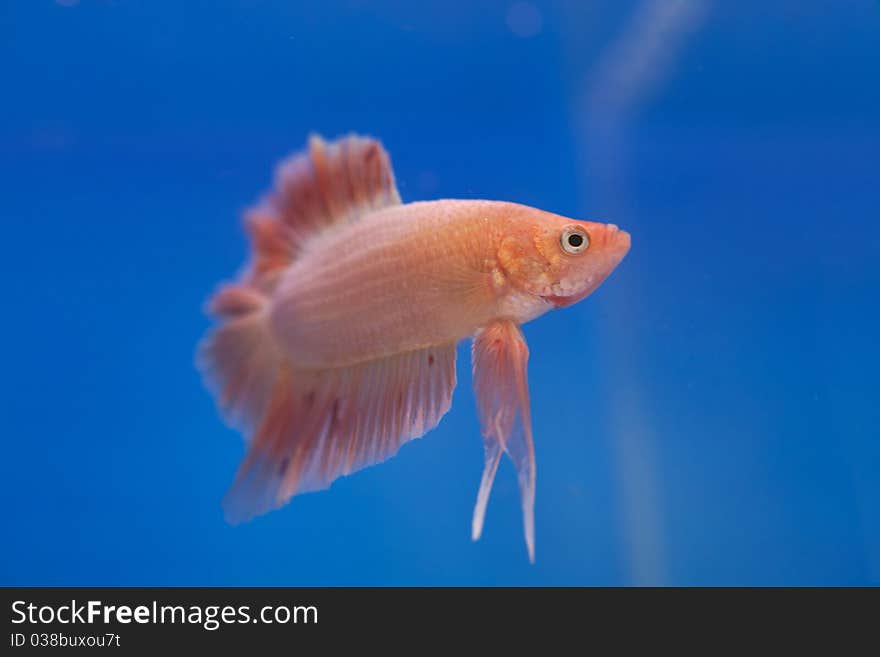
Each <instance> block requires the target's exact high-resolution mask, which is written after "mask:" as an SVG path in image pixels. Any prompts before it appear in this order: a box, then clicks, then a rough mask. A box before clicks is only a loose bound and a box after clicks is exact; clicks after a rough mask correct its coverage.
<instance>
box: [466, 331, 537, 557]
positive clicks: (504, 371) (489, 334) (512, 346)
mask: <svg viewBox="0 0 880 657" xmlns="http://www.w3.org/2000/svg"><path fill="white" fill-rule="evenodd" d="M528 359H529V348H528V346H527V345H526V342H525V339H524V338H523V335H522V332H521V331H520V329H519V327H518V326H517V325H516V324H515V323H513V322H511V321H509V320H497V321H495V322H493V323H492V324H490V325H489V326H487V327H486V328H484V329H482V330H481V331H480V332H479V333H477V335H476V336H475V337H474V344H473V352H472V360H473V368H474V377H473V378H474V391H475V393H476V397H477V408H478V410H479V413H480V424H481V426H482V432H483V445H484V449H485V458H486V464H485V467H484V469H483V477H482V480H481V481H480V490H479V492H478V493H477V503H476V505H475V507H474V517H473V523H472V527H471V536H472V538H473V539H474V540H475V541H476V540H477V539H479V538H480V534H481V533H482V531H483V520H484V518H485V516H486V505H487V503H488V501H489V493H490V492H491V490H492V482H493V481H494V480H495V473H496V471H497V470H498V462H499V461H500V459H501V454H502V452H505V453H507V455H508V456H510V458H511V460H512V461H513V464H514V466H515V467H516V472H517V478H518V481H519V489H520V496H521V498H522V513H523V530H524V532H525V539H526V548H527V550H528V553H529V560H530V561H531V562H532V563H534V561H535V448H534V443H533V441H532V424H531V415H530V410H529V409H530V406H529V390H528V378H527V363H528Z"/></svg>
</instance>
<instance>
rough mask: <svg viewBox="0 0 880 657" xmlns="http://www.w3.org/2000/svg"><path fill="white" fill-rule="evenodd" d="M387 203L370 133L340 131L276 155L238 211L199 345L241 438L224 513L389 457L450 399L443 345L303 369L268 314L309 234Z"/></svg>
mask: <svg viewBox="0 0 880 657" xmlns="http://www.w3.org/2000/svg"><path fill="white" fill-rule="evenodd" d="M398 203H400V195H399V194H398V192H397V188H396V187H395V185H394V173H393V171H392V169H391V162H390V159H389V157H388V154H387V153H386V152H385V149H384V148H382V145H381V144H380V143H379V142H378V141H376V140H374V139H369V138H365V137H358V136H356V135H349V136H347V137H343V138H342V139H338V140H336V141H333V142H329V143H328V142H325V141H324V140H323V139H321V138H320V137H317V136H313V137H311V138H310V139H309V144H308V149H307V150H306V151H305V152H302V153H297V154H295V155H293V156H291V157H290V158H288V159H286V160H285V161H284V162H282V163H281V165H280V166H279V167H278V169H277V171H276V176H275V188H274V190H272V192H270V193H269V194H267V195H266V197H265V198H264V199H263V200H262V201H261V202H260V203H259V204H258V205H257V206H256V207H254V208H252V209H251V210H249V211H248V212H247V214H246V218H245V219H246V222H245V223H246V228H247V232H248V235H249V237H250V241H251V251H252V253H251V258H250V262H249V264H248V266H247V267H246V268H245V270H244V271H243V272H242V273H241V275H240V277H239V280H238V282H236V283H232V284H229V285H226V286H224V287H223V288H221V289H220V291H219V292H218V293H217V294H216V295H215V296H214V298H213V299H212V300H211V302H210V306H209V308H210V311H211V312H212V314H214V315H216V316H217V317H218V318H219V319H220V324H219V325H218V326H217V327H216V328H215V329H213V330H212V331H211V332H210V333H209V334H208V335H207V336H206V337H205V338H204V340H203V341H202V343H201V344H200V345H199V352H198V365H199V368H200V369H201V371H202V373H203V375H204V377H205V379H206V382H207V383H208V385H209V387H211V388H213V389H214V393H215V395H216V397H217V403H218V406H219V407H220V409H221V411H222V412H223V414H224V416H225V417H226V419H227V421H228V422H229V423H230V424H232V425H233V426H235V427H237V428H238V429H240V430H242V431H243V433H244V434H245V435H246V436H247V437H248V441H249V442H250V445H249V448H248V454H247V456H246V457H245V459H244V461H243V462H242V464H241V467H240V468H239V472H238V475H237V476H236V480H235V482H234V483H233V485H232V488H231V489H230V491H229V493H228V494H227V497H226V500H225V502H224V506H225V508H226V515H227V518H228V519H229V520H230V521H232V522H236V521H240V520H245V519H247V518H249V517H251V516H254V515H257V514H259V513H263V512H265V511H268V510H270V509H272V508H275V507H277V506H280V505H281V504H283V503H284V502H286V501H287V500H288V499H289V498H290V497H291V496H292V495H295V494H297V493H301V492H306V491H308V490H317V489H319V488H323V487H326V486H328V485H329V484H330V483H331V482H332V481H333V480H334V479H336V478H337V477H339V476H341V475H343V474H348V473H349V472H353V471H355V470H357V469H360V468H362V467H366V466H367V465H370V464H372V463H377V462H379V461H382V460H385V459H387V458H389V457H390V456H391V455H393V454H394V453H395V452H396V451H397V449H398V448H399V447H400V445H401V444H403V442H406V441H407V440H410V439H412V438H415V437H418V436H420V435H422V433H424V432H425V431H427V430H428V429H430V428H431V427H432V426H434V424H436V423H437V422H438V421H439V420H440V417H441V416H442V415H443V413H445V412H446V409H448V408H449V403H450V399H451V396H452V389H453V388H454V386H455V347H454V345H444V346H442V347H438V348H436V349H429V350H426V351H424V353H422V352H412V353H410V354H406V355H402V356H400V357H391V358H387V359H382V360H379V361H376V362H373V363H366V364H362V365H360V366H357V367H353V368H347V369H338V370H329V371H323V372H303V371H301V370H296V369H295V367H294V365H293V364H291V363H290V362H289V361H288V359H287V354H286V353H285V352H284V351H283V350H282V349H281V348H280V347H279V346H278V345H277V344H276V342H275V339H274V337H273V335H272V332H271V331H270V329H269V325H268V306H269V303H270V299H271V297H272V294H273V292H274V289H275V287H276V285H277V282H278V280H279V278H280V277H281V275H282V274H283V273H284V272H285V271H287V270H288V268H289V266H290V265H291V264H292V263H293V262H294V261H295V260H296V258H297V255H298V253H299V252H300V251H301V250H302V249H303V248H304V247H305V245H306V243H307V242H308V241H309V240H311V239H312V238H313V237H314V236H316V235H318V234H320V233H322V232H323V231H326V230H332V229H333V228H334V227H335V226H339V225H342V224H345V223H349V222H352V221H357V220H358V218H359V217H361V216H364V215H365V214H367V213H369V212H371V211H373V210H376V209H378V208H382V207H386V206H389V205H395V204H398ZM414 373H415V374H414Z"/></svg>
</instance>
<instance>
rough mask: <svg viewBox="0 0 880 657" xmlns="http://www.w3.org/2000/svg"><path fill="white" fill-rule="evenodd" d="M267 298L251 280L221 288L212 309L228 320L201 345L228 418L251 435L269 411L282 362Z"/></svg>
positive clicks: (203, 364)
mask: <svg viewBox="0 0 880 657" xmlns="http://www.w3.org/2000/svg"><path fill="white" fill-rule="evenodd" d="M267 301H268V299H267V298H266V296H265V295H263V294H262V293H260V292H259V291H258V290H256V289H254V288H252V287H249V286H247V285H242V284H237V283H233V284H230V285H226V286H224V287H223V288H221V289H220V291H219V292H217V294H215V295H214V297H213V299H211V302H210V305H209V309H210V311H211V312H212V313H213V314H215V315H217V316H219V318H220V319H221V321H222V323H221V324H220V325H219V326H217V327H216V328H215V329H213V330H212V331H211V332H210V333H208V335H207V336H205V338H204V339H203V340H202V342H201V343H200V344H199V349H198V356H197V364H198V367H199V369H200V370H201V372H202V375H203V377H204V379H205V382H206V384H207V385H208V387H209V388H211V389H212V392H213V393H214V396H215V398H216V399H217V405H218V406H219V408H220V411H221V412H222V414H223V416H224V419H225V420H226V421H227V422H228V423H229V424H230V425H232V426H234V427H235V428H237V429H239V430H241V431H242V432H244V433H245V435H250V433H251V432H252V431H253V430H254V428H255V427H256V425H257V424H258V423H259V422H260V420H261V418H262V417H263V415H264V414H265V412H266V408H267V407H268V405H269V399H270V397H271V395H272V388H273V387H274V385H275V382H276V379H277V378H278V374H279V371H280V368H281V362H282V355H281V352H280V350H279V349H278V346H277V344H276V343H275V340H274V338H273V337H272V335H271V334H270V332H269V330H268V326H267V322H266V314H267V313H266V306H267Z"/></svg>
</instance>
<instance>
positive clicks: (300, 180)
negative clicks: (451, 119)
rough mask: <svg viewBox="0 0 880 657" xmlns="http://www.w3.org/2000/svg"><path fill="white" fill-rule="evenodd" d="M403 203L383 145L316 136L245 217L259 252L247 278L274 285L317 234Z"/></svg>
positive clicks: (285, 166)
mask: <svg viewBox="0 0 880 657" xmlns="http://www.w3.org/2000/svg"><path fill="white" fill-rule="evenodd" d="M399 203H400V194H398V192H397V187H396V186H395V184H394V172H393V171H392V169H391V160H390V158H389V157H388V153H386V152H385V149H384V148H382V144H380V143H379V142H378V141H376V140H375V139H370V138H367V137H359V136H357V135H348V136H346V137H342V138H340V139H337V140H335V141H332V142H326V141H324V140H323V139H322V138H321V137H319V136H317V135H312V136H311V137H310V138H309V144H308V150H307V151H304V152H300V153H297V154H295V155H292V156H290V157H288V158H287V159H286V160H284V161H282V162H281V163H280V164H279V165H278V167H277V169H276V172H275V188H274V190H273V191H272V193H271V194H269V195H268V196H267V197H266V198H264V199H263V200H262V201H261V202H260V203H259V204H258V205H257V206H256V207H254V208H252V209H250V210H249V211H248V212H247V214H246V216H245V222H246V226H247V231H248V234H249V235H250V238H251V249H252V252H253V253H252V259H251V264H250V267H249V269H248V271H247V274H246V278H247V279H248V280H249V282H254V283H257V284H258V285H259V286H260V287H265V286H266V285H268V286H271V285H272V284H273V283H274V280H275V279H276V277H277V274H278V273H279V272H280V271H281V270H283V269H284V268H285V267H287V266H288V265H289V264H290V263H291V262H293V260H294V259H295V258H296V255H297V253H299V251H300V250H301V249H302V247H303V244H304V243H305V242H307V241H308V240H309V239H310V238H312V237H313V236H315V235H317V234H319V233H321V232H323V231H324V230H326V229H327V228H329V227H331V226H333V225H335V224H339V223H347V222H352V221H356V220H357V219H358V218H359V217H361V216H363V215H365V214H367V213H369V212H371V211H373V210H378V209H380V208H384V207H387V206H390V205H397V204H399Z"/></svg>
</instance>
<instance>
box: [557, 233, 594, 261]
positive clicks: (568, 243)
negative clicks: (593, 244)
mask: <svg viewBox="0 0 880 657" xmlns="http://www.w3.org/2000/svg"><path fill="white" fill-rule="evenodd" d="M559 243H560V245H561V246H562V250H563V251H565V252H566V253H570V254H572V255H577V254H578V253H583V252H584V251H586V250H587V249H588V248H589V246H590V236H589V235H588V234H587V231H585V230H584V229H583V228H581V227H580V226H569V227H568V228H566V229H565V230H563V231H562V235H561V236H560V238H559Z"/></svg>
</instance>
